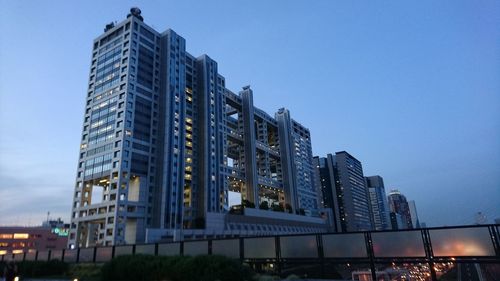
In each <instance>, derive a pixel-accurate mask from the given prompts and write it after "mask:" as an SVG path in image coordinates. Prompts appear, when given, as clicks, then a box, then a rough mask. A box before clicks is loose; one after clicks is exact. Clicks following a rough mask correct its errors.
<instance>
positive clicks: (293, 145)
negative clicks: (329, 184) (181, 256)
mask: <svg viewBox="0 0 500 281" xmlns="http://www.w3.org/2000/svg"><path fill="white" fill-rule="evenodd" d="M85 104H86V105H85V114H84V118H83V130H82V139H81V145H80V155H79V161H78V168H77V177H76V185H75V188H74V194H73V208H72V216H71V217H72V219H71V222H72V224H71V230H70V238H69V244H70V246H73V247H85V246H93V245H114V244H127V243H135V242H143V241H147V240H148V239H149V241H151V239H161V238H163V237H164V236H168V235H172V233H174V235H175V233H176V232H175V231H179V230H180V231H182V232H184V234H186V233H193V234H194V233H196V234H200V233H201V234H206V233H212V234H224V233H230V234H239V233H242V232H243V231H244V234H250V235H255V234H259V233H266V231H267V232H268V233H269V232H270V231H271V232H272V231H275V230H276V232H282V233H283V232H301V231H322V230H325V229H326V226H325V222H324V221H323V220H322V219H320V218H313V217H307V216H299V215H297V214H311V213H314V210H315V209H318V202H317V201H318V200H317V199H318V197H317V193H316V189H315V184H314V169H313V165H312V150H311V135H310V132H309V130H308V129H307V128H306V127H304V126H303V125H301V124H300V123H299V122H297V121H295V120H294V119H292V118H291V116H290V112H289V111H288V110H286V109H280V110H279V111H278V112H277V113H276V114H275V116H274V117H272V116H270V115H268V114H267V113H265V112H264V111H262V110H260V109H258V108H256V107H255V106H254V105H253V92H252V90H251V89H250V87H249V86H246V87H243V90H242V91H240V92H239V93H238V94H235V93H233V92H231V91H230V90H229V89H227V88H226V87H225V78H224V77H223V76H222V75H220V74H219V73H218V68H217V62H216V61H214V60H213V59H211V58H210V57H209V56H207V55H202V56H199V57H194V56H192V55H191V54H189V53H188V52H187V51H186V42H185V39H184V38H182V37H181V36H179V35H178V34H176V33H175V32H174V31H173V30H170V29H169V30H167V31H165V32H162V33H159V32H157V31H156V30H154V29H153V28H151V27H150V26H148V25H147V24H145V23H144V21H143V18H142V16H141V12H140V10H139V9H137V8H134V9H131V13H130V14H129V15H128V16H127V19H126V20H124V21H123V22H121V23H119V24H116V25H115V24H109V25H107V26H106V28H105V32H104V34H102V35H101V36H99V37H97V38H96V39H95V40H94V43H93V50H92V59H91V67H90V74H89V84H88V89H87V93H86V98H85ZM361 177H362V175H361ZM231 198H233V202H234V198H236V202H237V203H240V204H236V205H240V206H233V207H234V208H233V209H236V210H237V209H238V207H239V208H240V209H241V202H244V203H245V204H244V205H245V206H247V207H252V206H256V209H252V210H250V209H249V212H248V214H247V212H245V215H234V214H232V215H231V214H229V213H231V211H232V209H231V205H230V203H229V202H230V201H231ZM264 202H265V203H264ZM259 207H261V208H262V209H268V208H269V209H274V210H277V211H276V212H272V211H264V210H258V208H259ZM279 211H285V212H286V213H290V214H286V213H284V212H279ZM232 213H234V212H232ZM250 216H254V218H249V217H250ZM255 217H257V218H258V217H261V218H265V219H261V220H259V219H255ZM146 229H148V231H146ZM195 230H196V231H195ZM190 231H191V232H190ZM184 234H183V235H184ZM153 236H154V237H153ZM148 237H149V238H148ZM151 237H153V238H151Z"/></svg>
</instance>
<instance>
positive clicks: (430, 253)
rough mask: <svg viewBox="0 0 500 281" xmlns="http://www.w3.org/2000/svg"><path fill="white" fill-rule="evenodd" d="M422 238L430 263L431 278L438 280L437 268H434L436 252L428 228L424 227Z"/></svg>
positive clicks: (434, 280)
mask: <svg viewBox="0 0 500 281" xmlns="http://www.w3.org/2000/svg"><path fill="white" fill-rule="evenodd" d="M421 233H422V240H423V241H424V249H425V255H426V258H427V261H428V263H429V269H430V271H431V280H432V281H437V275H436V270H435V269H434V253H433V251H432V243H431V238H430V235H429V230H428V229H422V230H421Z"/></svg>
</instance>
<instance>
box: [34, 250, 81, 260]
mask: <svg viewBox="0 0 500 281" xmlns="http://www.w3.org/2000/svg"><path fill="white" fill-rule="evenodd" d="M36 259H37V260H38V251H36ZM79 262H80V248H78V249H77V250H76V263H79Z"/></svg>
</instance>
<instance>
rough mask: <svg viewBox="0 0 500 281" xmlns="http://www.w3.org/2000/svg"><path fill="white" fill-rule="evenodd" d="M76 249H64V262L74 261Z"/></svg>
mask: <svg viewBox="0 0 500 281" xmlns="http://www.w3.org/2000/svg"><path fill="white" fill-rule="evenodd" d="M77 254H78V250H66V251H64V262H76V255H77Z"/></svg>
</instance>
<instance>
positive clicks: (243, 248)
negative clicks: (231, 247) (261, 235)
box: [239, 237, 245, 262]
mask: <svg viewBox="0 0 500 281" xmlns="http://www.w3.org/2000/svg"><path fill="white" fill-rule="evenodd" d="M243 239H244V238H242V237H240V240H239V242H240V244H239V245H240V261H241V262H243V260H244V259H245V241H244V240H243Z"/></svg>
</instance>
